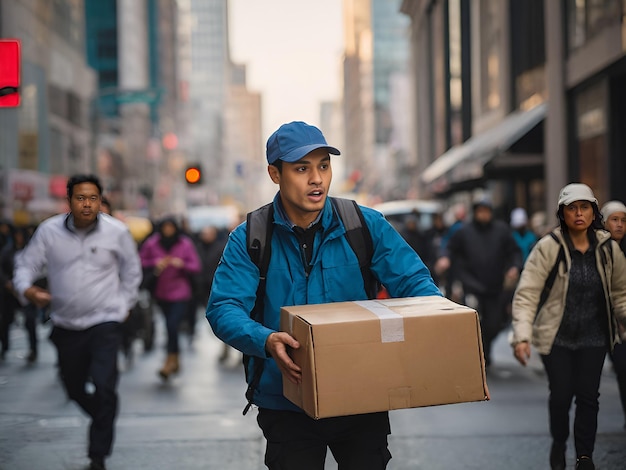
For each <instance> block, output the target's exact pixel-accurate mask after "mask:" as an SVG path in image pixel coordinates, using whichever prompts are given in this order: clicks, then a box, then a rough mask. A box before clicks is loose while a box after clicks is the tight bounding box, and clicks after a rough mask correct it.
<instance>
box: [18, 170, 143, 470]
mask: <svg viewBox="0 0 626 470" xmlns="http://www.w3.org/2000/svg"><path fill="white" fill-rule="evenodd" d="M101 196H102V185H101V184H100V181H99V180H98V178H97V177H95V176H93V175H74V176H72V177H70V178H69V180H68V182H67V197H68V201H69V206H70V213H69V214H59V215H56V216H53V217H51V218H49V219H46V220H45V221H43V222H42V223H41V224H40V225H39V227H38V228H37V230H36V231H35V234H34V235H33V237H32V239H31V240H30V242H29V243H28V244H27V245H26V248H25V249H24V251H23V252H22V254H21V255H20V256H18V257H17V259H16V269H15V277H14V286H15V290H16V291H17V293H18V294H19V296H20V300H21V301H22V302H23V303H25V302H26V301H29V302H32V303H33V304H35V305H37V306H38V307H44V306H46V305H48V304H50V318H51V320H52V323H53V325H54V327H53V329H52V333H51V335H50V339H51V340H52V342H53V343H54V345H55V346H56V348H57V351H58V361H59V368H60V375H61V379H62V381H63V384H64V386H65V389H66V391H67V393H68V396H69V398H70V399H72V400H74V401H75V402H76V403H77V404H78V405H79V406H80V407H81V408H82V409H83V410H84V411H85V412H86V413H87V414H88V415H89V416H90V417H91V426H90V428H89V448H88V456H89V458H90V459H91V464H90V469H92V470H101V469H104V468H105V458H106V457H107V456H108V455H110V453H111V450H112V447H113V434H114V425H115V418H116V415H117V411H118V394H117V385H118V377H119V373H118V368H117V353H118V349H119V344H120V340H121V323H122V322H123V321H124V319H125V318H126V316H127V315H128V311H129V309H130V308H131V307H132V306H133V304H134V303H135V301H136V299H137V288H138V286H139V283H140V282H141V265H140V262H139V257H138V255H137V249H136V247H135V242H134V241H133V239H132V237H131V236H130V233H129V231H128V229H127V227H126V226H125V225H124V224H123V223H122V222H120V221H119V220H117V219H114V218H113V217H110V216H108V215H106V214H103V213H101V212H100V201H101ZM46 268H47V273H48V285H49V289H44V288H41V287H38V286H36V285H34V284H33V283H34V282H35V280H36V279H37V278H39V277H40V276H41V275H43V274H44V272H45V269H46ZM88 379H89V380H90V381H91V383H93V385H94V392H93V393H90V392H89V391H87V390H86V389H85V385H86V383H87V380H88Z"/></svg>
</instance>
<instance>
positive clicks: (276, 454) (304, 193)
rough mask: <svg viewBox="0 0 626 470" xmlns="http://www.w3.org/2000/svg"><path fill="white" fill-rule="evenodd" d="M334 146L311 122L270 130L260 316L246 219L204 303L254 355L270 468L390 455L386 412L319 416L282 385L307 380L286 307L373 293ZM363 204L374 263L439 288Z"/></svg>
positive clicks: (370, 468) (415, 285)
mask: <svg viewBox="0 0 626 470" xmlns="http://www.w3.org/2000/svg"><path fill="white" fill-rule="evenodd" d="M330 154H333V155H339V150H337V149H336V148H334V147H331V146H329V145H328V143H327V142H326V139H325V138H324V136H323V134H322V132H321V131H320V130H319V129H318V128H317V127H314V126H310V125H308V124H305V123H304V122H291V123H288V124H284V125H282V126H281V127H280V128H279V129H278V130H277V131H276V132H274V133H273V134H272V135H271V136H270V138H269V140H268V141H267V162H268V173H269V175H270V178H271V179H272V181H273V182H274V183H275V184H277V185H278V187H279V192H278V193H277V194H276V196H275V198H274V201H273V203H272V205H271V206H269V207H271V208H272V209H270V210H273V215H272V219H271V221H270V223H273V231H272V236H271V237H270V239H269V240H267V244H266V249H265V250H264V252H265V253H269V252H270V247H271V259H270V260H269V265H268V272H267V276H266V278H267V280H268V282H267V284H266V288H265V289H264V290H265V292H262V293H260V296H262V297H260V298H259V301H260V302H262V304H263V305H264V309H263V310H262V311H261V312H259V316H260V317H262V323H260V322H259V321H257V320H255V319H253V318H251V317H250V312H252V311H253V310H254V306H255V300H256V299H257V287H258V286H259V282H260V280H259V268H258V266H257V265H256V264H255V263H254V262H253V260H252V259H251V258H250V256H249V255H248V250H247V243H246V237H247V229H248V223H243V224H241V225H239V226H238V227H237V228H235V230H234V231H233V232H232V233H231V234H230V237H229V240H228V243H227V244H226V248H225V249H224V254H223V256H222V261H221V262H220V264H219V266H218V267H217V270H216V271H215V277H214V279H213V288H212V290H211V296H210V298H209V305H208V307H207V319H208V320H209V322H210V324H211V327H212V328H213V331H214V332H215V334H216V335H217V336H218V337H219V338H220V339H221V340H222V341H224V342H227V343H229V344H231V345H232V346H234V347H236V348H237V349H239V350H241V351H242V352H243V353H244V354H247V355H249V356H251V357H252V360H251V363H250V367H249V368H248V371H247V372H248V373H247V379H248V383H249V387H250V388H249V390H250V391H251V392H252V395H253V396H251V397H250V400H251V404H255V405H257V406H258V407H259V413H258V416H257V422H258V424H259V426H260V427H261V429H262V430H263V434H264V436H265V439H266V441H267V446H266V451H265V464H266V465H267V467H268V468H270V469H285V468H289V469H307V470H313V469H320V470H321V469H323V468H324V462H325V458H326V453H327V448H328V447H330V449H331V452H332V454H333V456H334V457H335V459H336V460H337V462H338V463H339V468H341V469H344V468H345V469H348V468H350V469H359V470H374V469H376V470H382V469H384V468H386V466H387V463H388V461H389V459H390V458H391V454H390V453H389V450H388V442H387V439H388V438H387V436H388V435H389V434H390V432H391V429H390V424H389V415H388V413H387V412H382V413H369V414H362V415H355V416H342V417H333V418H326V419H319V420H314V419H313V418H310V417H309V416H307V415H306V414H305V413H304V412H303V410H302V409H300V408H299V407H297V406H296V405H294V404H293V403H292V402H290V401H289V400H288V399H287V398H285V396H284V395H283V385H282V384H283V381H284V380H289V381H290V382H292V383H300V382H301V380H302V375H301V374H302V369H301V366H302V365H303V364H295V363H294V362H293V361H292V360H291V358H290V356H289V354H288V350H289V349H292V348H293V349H297V348H299V347H300V344H299V343H298V342H297V341H296V340H295V339H294V338H293V337H291V336H290V335H289V334H287V333H285V332H281V331H279V320H280V307H282V306H289V305H302V304H311V303H328V302H336V301H353V300H365V299H367V298H371V297H372V296H373V295H375V292H369V295H368V291H370V290H373V289H368V288H367V287H369V286H367V287H366V280H365V279H364V276H363V273H362V271H361V269H360V267H359V263H358V258H357V255H356V253H355V252H354V250H353V249H352V248H351V245H350V243H349V241H348V240H347V238H346V237H345V236H344V234H345V226H344V223H343V220H342V219H341V217H340V216H339V214H338V211H337V209H335V208H334V205H333V202H332V201H331V199H329V198H328V191H329V187H330V182H331V179H332V167H331V159H330ZM266 207H267V206H266ZM355 210H356V208H355ZM359 210H360V212H361V215H362V220H363V222H364V223H365V224H367V227H368V228H369V233H370V234H371V237H372V239H373V240H372V241H373V249H374V253H373V256H372V258H371V266H370V267H371V272H373V273H376V276H377V277H378V279H379V280H380V281H381V282H382V283H383V284H384V285H385V287H386V288H387V290H388V292H389V294H390V295H391V296H393V297H411V296H420V295H441V294H440V292H439V289H438V288H437V286H436V285H435V283H434V282H433V280H432V278H431V276H430V273H429V272H428V269H427V268H426V266H425V265H424V263H423V262H422V261H421V260H420V258H419V257H418V256H417V255H416V254H415V252H414V251H413V250H412V249H411V247H410V246H409V245H408V244H407V243H406V242H405V241H404V240H403V239H402V237H401V236H400V235H399V234H398V232H397V231H396V230H395V229H394V228H393V227H392V226H391V225H390V224H389V222H388V221H386V220H385V219H384V217H383V216H382V214H381V213H380V212H377V211H375V210H373V209H368V208H366V207H360V209H359ZM357 215H358V214H355V217H356V216H357ZM270 226H272V225H270ZM259 320H260V319H259ZM257 374H259V375H257ZM255 376H256V377H257V378H258V380H254V377H255ZM362 393H367V391H366V390H364V391H362ZM246 396H250V394H248V393H247V394H246Z"/></svg>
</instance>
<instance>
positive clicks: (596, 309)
mask: <svg viewBox="0 0 626 470" xmlns="http://www.w3.org/2000/svg"><path fill="white" fill-rule="evenodd" d="M557 207H558V210H557V216H558V220H559V227H558V228H556V229H555V230H554V231H553V232H552V234H551V235H547V236H545V237H543V238H541V239H540V240H539V242H537V244H536V245H535V247H534V248H533V250H532V251H531V253H530V256H529V257H528V261H527V262H526V266H525V267H524V270H523V271H522V274H521V279H520V281H519V284H518V286H517V290H516V291H515V297H514V299H513V337H512V344H513V347H514V355H515V358H516V359H517V360H518V361H519V362H520V363H521V364H522V365H526V363H527V362H528V359H529V358H530V352H531V350H530V343H531V342H532V344H533V346H534V347H535V348H536V349H537V352H538V353H539V354H540V356H541V360H542V362H543V365H544V368H545V371H546V375H547V377H548V383H549V387H550V398H549V415H550V434H551V435H552V446H551V450H550V466H551V468H553V469H563V468H565V463H566V461H565V451H566V443H567V439H568V437H569V432H570V431H569V430H570V418H569V411H570V408H571V405H572V399H573V398H574V397H575V398H576V402H575V403H576V405H575V408H576V409H575V414H574V416H575V417H574V445H575V448H576V468H577V469H579V470H587V469H594V468H595V466H594V463H593V451H594V446H595V440H596V432H597V425H598V409H599V402H598V397H599V388H600V377H601V375H602V368H603V365H604V358H605V356H606V353H607V350H612V349H613V346H614V344H615V343H616V342H617V341H618V340H619V338H618V328H617V321H616V317H617V318H619V320H620V321H621V322H626V258H625V257H624V256H621V255H619V253H620V251H621V250H620V249H619V247H618V246H617V243H615V242H613V241H612V240H611V236H610V234H609V233H607V232H606V231H605V230H604V229H603V227H602V215H601V214H600V210H599V209H598V201H597V199H596V197H595V196H594V194H593V191H592V190H591V188H589V186H587V185H585V184H581V183H571V184H568V185H566V186H565V187H564V188H562V189H561V191H560V193H559V199H558V203H557ZM618 255H619V256H618ZM551 273H554V274H552V275H551ZM550 279H552V281H550ZM550 284H552V286H550ZM546 286H547V288H546ZM544 289H545V290H544ZM542 293H543V294H542Z"/></svg>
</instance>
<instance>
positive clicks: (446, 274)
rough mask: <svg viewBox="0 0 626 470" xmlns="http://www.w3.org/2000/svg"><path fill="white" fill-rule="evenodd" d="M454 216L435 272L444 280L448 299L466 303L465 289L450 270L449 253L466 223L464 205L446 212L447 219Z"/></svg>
mask: <svg viewBox="0 0 626 470" xmlns="http://www.w3.org/2000/svg"><path fill="white" fill-rule="evenodd" d="M449 215H451V216H452V221H451V222H450V223H448V224H446V225H448V227H447V229H445V231H444V233H443V235H442V237H441V242H440V244H439V257H438V258H437V260H436V261H435V265H434V268H433V271H434V272H435V275H436V276H437V277H439V278H441V279H442V282H441V284H442V285H443V289H442V290H443V292H444V293H445V295H446V297H448V298H449V299H452V300H453V301H455V302H459V303H464V302H465V299H464V296H463V289H462V287H461V284H460V282H459V281H458V280H457V279H455V278H454V273H453V272H452V271H451V270H450V265H451V263H450V255H449V253H448V243H449V242H450V239H451V238H452V235H454V234H455V233H456V232H457V231H458V230H459V229H460V228H461V227H463V225H464V224H465V222H466V220H465V219H466V218H467V209H466V208H465V205H464V204H463V203H460V202H459V203H457V204H455V205H454V206H452V207H451V208H450V210H448V211H447V212H446V217H447V218H449V217H448V216H449Z"/></svg>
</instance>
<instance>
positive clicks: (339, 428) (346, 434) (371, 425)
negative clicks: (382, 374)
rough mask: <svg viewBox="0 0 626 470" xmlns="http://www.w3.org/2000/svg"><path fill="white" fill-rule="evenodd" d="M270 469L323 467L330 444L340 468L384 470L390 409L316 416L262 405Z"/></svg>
mask: <svg viewBox="0 0 626 470" xmlns="http://www.w3.org/2000/svg"><path fill="white" fill-rule="evenodd" d="M257 422H258V423H259V427H260V428H261V429H262V430H263V435H264V436H265V439H266V440H267V447H266V450H265V465H266V466H267V468H269V469H270V470H296V469H297V470H323V469H324V462H325V460H326V452H327V448H330V451H331V452H332V454H333V457H334V458H335V460H336V461H337V463H338V464H339V466H338V470H384V469H385V468H386V467H387V463H388V462H389V460H390V459H391V453H390V452H389V449H388V447H387V436H388V434H390V432H391V429H390V425H389V415H388V413H386V412H385V413H371V414H364V415H355V416H342V417H337V418H325V419H319V420H314V419H312V418H310V417H309V416H307V415H305V414H304V413H298V412H292V411H276V410H268V409H263V408H261V409H259V414H258V417H257Z"/></svg>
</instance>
